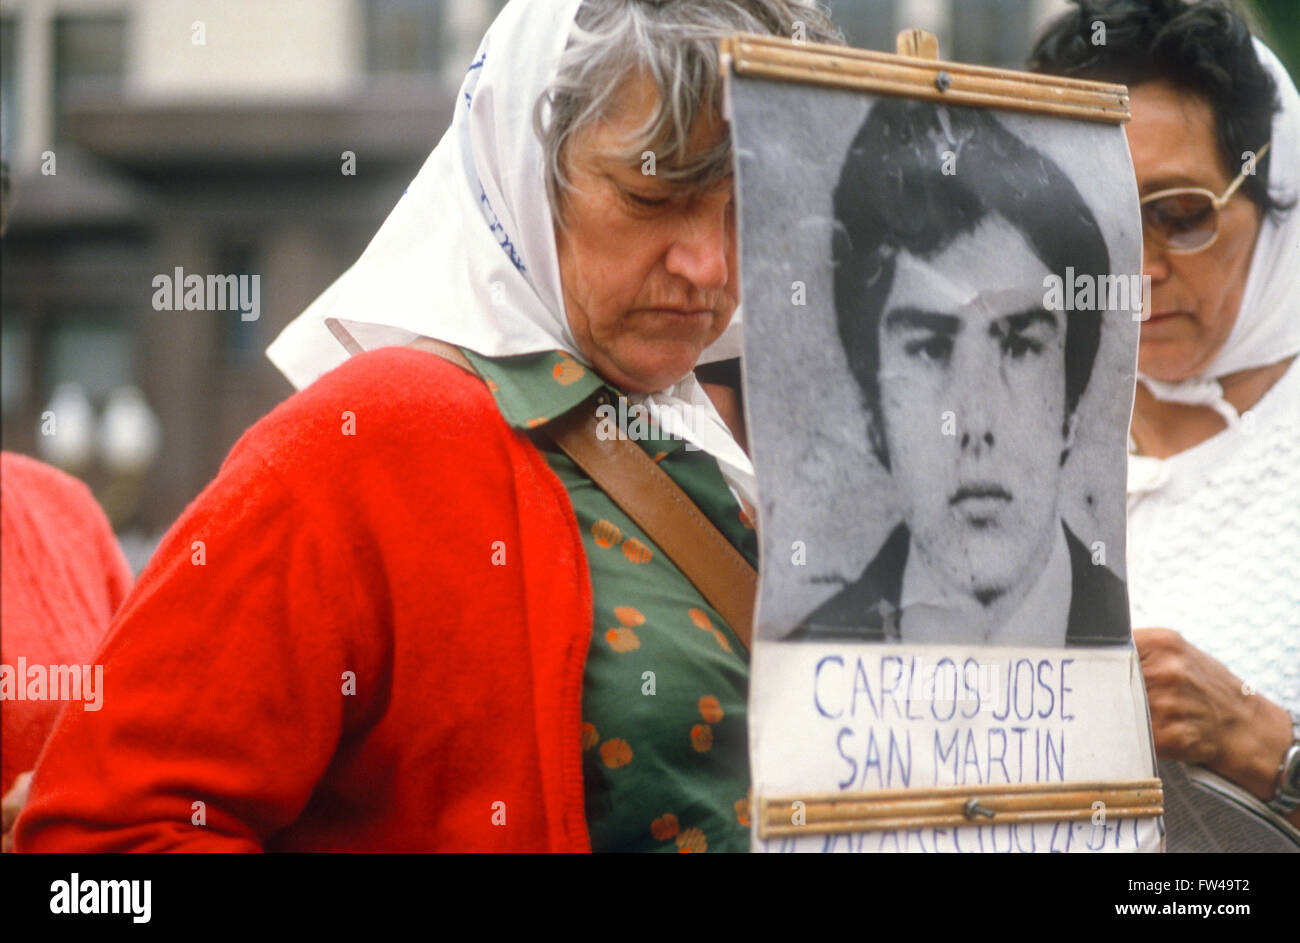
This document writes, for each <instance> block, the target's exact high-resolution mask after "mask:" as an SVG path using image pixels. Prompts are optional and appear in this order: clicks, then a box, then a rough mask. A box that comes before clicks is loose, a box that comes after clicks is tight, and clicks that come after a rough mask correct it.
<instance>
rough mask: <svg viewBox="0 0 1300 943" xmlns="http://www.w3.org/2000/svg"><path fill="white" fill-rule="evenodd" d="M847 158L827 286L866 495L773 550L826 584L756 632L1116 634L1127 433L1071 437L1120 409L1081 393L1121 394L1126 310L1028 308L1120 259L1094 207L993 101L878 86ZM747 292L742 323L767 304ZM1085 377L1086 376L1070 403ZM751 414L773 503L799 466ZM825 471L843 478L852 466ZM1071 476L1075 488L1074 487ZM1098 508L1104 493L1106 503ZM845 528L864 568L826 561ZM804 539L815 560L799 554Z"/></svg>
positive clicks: (877, 638) (1066, 641) (1123, 637)
mask: <svg viewBox="0 0 1300 943" xmlns="http://www.w3.org/2000/svg"><path fill="white" fill-rule="evenodd" d="M1022 120H1023V119H1022ZM1052 124H1060V122H1053V123H1052ZM840 153H841V154H842V155H844V156H843V159H842V160H841V161H840V162H839V166H838V168H837V170H838V173H837V176H836V179H835V180H834V181H833V184H832V187H831V194H830V205H829V209H830V214H829V215H830V217H831V227H830V238H829V240H828V241H829V248H830V253H829V255H830V260H829V261H830V271H829V272H828V273H827V277H826V278H825V280H824V282H823V284H824V285H825V288H826V289H828V291H825V292H823V297H824V300H825V301H826V302H828V304H826V305H825V306H824V307H825V309H829V310H826V312H825V314H826V318H827V320H829V321H830V322H831V325H832V329H833V335H832V341H833V344H834V346H835V347H838V348H839V353H840V354H841V355H842V356H843V362H844V365H845V367H846V370H845V372H846V373H847V375H848V378H849V379H850V383H849V384H848V385H847V386H846V387H845V388H843V389H840V390H837V392H836V399H837V400H839V401H841V402H847V403H850V404H853V405H856V406H857V408H858V409H859V410H860V413H861V422H860V428H861V433H862V435H863V438H864V439H865V451H866V453H867V454H866V458H867V460H868V462H869V463H871V464H872V465H874V466H875V468H874V470H873V472H874V476H873V479H872V482H871V485H870V490H871V492H872V493H871V494H869V495H868V496H867V497H868V500H867V501H866V502H865V503H863V504H860V505H859V507H860V511H859V512H858V513H857V514H856V515H853V514H849V515H847V516H846V515H840V516H839V518H838V520H837V521H836V522H834V523H831V522H825V521H823V522H822V523H821V525H820V528H821V529H820V532H819V529H818V528H817V527H807V526H805V528H804V531H805V532H804V534H803V535H802V536H800V535H799V533H798V531H799V528H798V527H797V526H795V527H794V528H793V529H792V530H791V531H790V534H791V535H792V539H790V540H789V541H786V540H785V539H784V535H782V537H779V538H778V539H777V540H775V541H773V542H774V543H776V544H777V547H778V548H779V549H776V550H774V552H773V556H776V555H780V556H782V557H787V558H788V557H792V556H793V555H792V554H791V551H790V550H789V549H788V548H789V547H791V546H793V547H795V548H796V551H797V550H798V548H799V546H800V544H802V546H803V548H804V551H803V552H804V554H805V556H806V557H811V558H814V559H811V560H809V561H808V562H807V563H805V564H803V565H804V566H805V567H806V571H807V572H808V573H809V577H808V579H807V580H806V584H807V585H809V586H817V587H819V588H820V590H821V592H820V596H821V597H822V598H821V599H820V601H819V602H817V603H816V604H815V605H811V606H807V607H805V608H804V609H803V610H802V611H789V612H788V613H787V614H785V615H784V616H782V617H781V618H780V619H779V620H777V619H773V620H771V621H768V618H767V617H768V616H770V615H771V614H772V607H771V606H770V605H767V606H764V605H763V604H760V620H759V621H760V627H761V628H760V632H768V633H771V634H768V635H767V636H766V637H769V638H771V637H775V638H783V639H786V640H791V641H795V640H816V641H830V640H850V641H854V640H856V641H865V642H886V641H901V642H904V643H909V644H910V643H920V644H926V643H959V644H989V645H1003V646H1033V647H1059V646H1063V645H1071V646H1073V645H1117V644H1127V643H1128V640H1129V637H1130V630H1129V620H1128V599H1127V592H1126V589H1125V586H1124V581H1123V578H1122V569H1120V570H1119V571H1118V572H1117V570H1116V569H1115V568H1114V567H1115V566H1116V565H1121V566H1122V521H1123V517H1122V502H1123V478H1122V470H1121V472H1120V477H1119V478H1118V480H1117V484H1116V483H1115V482H1116V480H1115V477H1114V466H1115V465H1116V463H1120V464H1121V469H1122V459H1123V453H1122V447H1123V445H1122V443H1123V440H1122V437H1118V438H1117V437H1116V436H1114V435H1111V434H1109V433H1108V432H1107V431H1106V430H1098V429H1092V430H1086V429H1085V427H1086V426H1087V425H1088V424H1092V423H1098V422H1105V421H1106V418H1107V413H1109V414H1110V415H1112V416H1116V417H1118V414H1119V410H1117V409H1115V408H1110V409H1105V408H1103V409H1100V410H1099V409H1097V408H1091V409H1089V408H1085V405H1086V404H1091V405H1092V406H1093V407H1095V406H1097V405H1098V404H1099V403H1101V404H1103V406H1104V405H1110V406H1112V407H1113V405H1114V404H1107V401H1108V400H1114V399H1115V397H1116V396H1118V397H1119V398H1121V399H1122V398H1123V397H1124V396H1125V395H1128V396H1129V397H1131V387H1128V393H1127V394H1125V393H1124V392H1123V391H1124V389H1125V383H1124V378H1125V377H1126V374H1125V372H1124V371H1125V369H1127V370H1128V371H1129V373H1128V374H1127V376H1128V377H1131V370H1132V363H1131V355H1132V351H1131V349H1129V347H1128V344H1126V343H1123V341H1124V340H1125V338H1124V337H1119V338H1106V335H1107V333H1108V332H1110V333H1119V334H1121V335H1126V336H1127V339H1128V340H1129V342H1130V343H1131V340H1132V337H1133V332H1134V331H1135V329H1136V324H1133V323H1132V314H1131V312H1130V311H1128V310H1123V311H1106V310H1095V309H1096V308H1104V307H1105V299H1098V298H1097V297H1095V296H1094V298H1093V299H1092V303H1091V304H1088V305H1087V308H1086V309H1084V310H1066V308H1067V307H1068V306H1067V305H1066V304H1048V303H1047V300H1045V296H1046V295H1047V294H1048V292H1047V290H1046V286H1049V285H1051V284H1052V278H1053V276H1055V277H1058V278H1060V279H1069V284H1074V283H1075V282H1076V280H1078V279H1079V278H1081V277H1082V278H1083V279H1085V280H1088V279H1091V280H1092V281H1093V283H1094V284H1096V285H1104V284H1106V279H1107V278H1108V276H1110V275H1111V273H1112V272H1116V271H1121V269H1120V268H1117V267H1115V266H1114V265H1113V261H1114V260H1113V259H1112V256H1111V252H1110V249H1109V248H1108V245H1107V239H1106V235H1105V234H1104V232H1103V229H1102V226H1101V224H1100V223H1099V221H1098V219H1097V216H1096V214H1095V213H1094V212H1093V209H1092V208H1091V207H1090V206H1089V203H1088V201H1087V200H1085V198H1084V197H1083V196H1082V194H1081V193H1080V192H1079V189H1078V188H1077V187H1076V185H1075V183H1074V182H1073V181H1072V179H1071V177H1070V175H1069V174H1067V172H1066V171H1065V170H1063V169H1062V167H1060V166H1059V165H1058V164H1057V163H1056V161H1054V160H1053V159H1052V158H1051V157H1050V156H1048V155H1047V154H1046V153H1044V152H1043V151H1042V150H1040V149H1039V148H1038V147H1036V146H1035V145H1034V144H1032V143H1030V141H1029V140H1027V139H1026V138H1024V137H1022V136H1020V135H1018V134H1016V133H1014V132H1013V131H1011V130H1010V129H1009V128H1008V127H1007V126H1006V125H1005V124H1004V123H1003V122H1002V120H1000V116H999V115H997V114H995V113H993V112H991V111H989V110H987V109H977V108H963V107H948V106H941V105H935V104H932V103H928V102H920V101H915V100H910V99H902V98H882V99H879V100H877V101H876V102H875V103H874V105H873V106H872V107H871V108H870V110H869V112H868V113H867V115H866V118H865V120H863V121H860V122H858V123H857V130H856V133H855V134H854V136H853V138H852V140H851V141H850V142H849V144H848V146H847V148H845V149H844V150H842V151H841V152H840ZM744 176H745V174H744V172H743V171H742V183H743V180H744ZM743 196H744V194H743V191H742V200H743ZM743 205H744V204H743V202H742V207H743ZM742 246H743V251H744V252H745V254H746V262H745V264H746V265H750V264H751V263H753V264H757V262H756V260H755V258H754V254H757V253H758V252H761V249H760V250H752V249H751V246H750V245H749V244H747V243H745V242H744V241H743V240H742ZM752 251H753V252H754V254H751V252H752ZM786 251H789V248H788V247H787V249H786ZM821 251H822V252H823V253H825V252H826V243H823V247H822V249H821ZM1134 270H1136V266H1134ZM814 277H815V276H814ZM810 291H812V289H810ZM827 295H828V297H826V296H827ZM746 302H747V308H746V318H747V324H746V331H747V332H750V331H751V328H754V327H756V325H755V324H754V322H756V321H761V320H764V315H763V314H755V313H753V312H754V311H755V306H754V305H753V304H752V303H751V302H750V298H749V296H748V295H747V297H746ZM757 333H758V334H760V335H762V334H763V333H764V329H763V328H762V327H757ZM1104 339H1109V340H1111V341H1112V343H1110V344H1106V345H1104V344H1103V340H1104ZM1117 341H1118V342H1117ZM753 349H754V348H753V347H752V346H751V348H750V350H751V351H752V350H753ZM775 349H776V348H774V347H772V346H768V347H767V350H768V353H767V354H766V355H765V357H764V358H758V359H765V360H766V364H763V363H759V364H755V365H750V370H751V393H750V396H751V397H754V398H757V399H760V400H761V399H762V398H763V396H764V391H765V388H770V384H771V383H773V382H778V381H776V380H775V377H776V376H777V375H779V374H780V371H777V370H772V371H771V374H770V376H771V378H772V379H767V380H765V379H764V375H765V374H768V371H769V370H770V369H771V368H772V367H774V366H775V364H776V363H777V362H779V358H780V354H778V353H776V352H774V351H775ZM1099 354H1101V357H1102V363H1103V367H1104V369H1102V370H1100V371H1098V370H1097V369H1096V368H1097V365H1098V362H1099ZM1126 357H1127V358H1129V359H1128V360H1127V362H1125V358H1126ZM1117 360H1118V362H1117ZM1116 367H1118V369H1116ZM813 372H814V373H815V371H813ZM807 373H808V371H806V370H798V369H796V370H793V371H791V370H786V371H784V375H785V377H787V378H788V377H791V376H794V377H798V376H800V375H806V374H807ZM1096 373H1100V376H1101V379H1100V380H1099V381H1096V382H1097V383H1098V386H1100V387H1101V389H1099V390H1095V391H1094V395H1093V397H1092V398H1091V400H1087V401H1086V397H1085V394H1087V393H1088V391H1089V389H1090V387H1091V386H1092V385H1093V383H1094V374H1096ZM819 378H820V379H822V381H823V382H822V384H821V386H822V396H821V399H822V401H823V402H824V401H825V393H826V385H827V384H826V382H825V377H824V375H823V376H821V377H819ZM1117 380H1118V382H1117ZM1130 382H1131V381H1130ZM796 387H797V384H796ZM786 392H787V396H788V397H789V396H793V399H794V400H795V401H796V403H797V402H798V401H800V400H801V397H800V395H799V394H798V393H797V392H794V393H791V391H789V390H787V391H786ZM787 407H788V404H787ZM788 408H789V407H788ZM793 408H794V409H795V410H796V411H797V410H798V409H799V407H798V406H797V405H795V406H794V407H793ZM751 409H753V410H754V412H755V423H754V429H753V430H752V432H751V434H753V435H755V438H756V440H757V441H756V443H755V447H756V449H757V450H758V453H759V455H758V458H759V474H760V491H761V492H762V496H763V500H764V506H765V510H766V509H767V507H768V500H769V499H772V500H773V501H774V502H775V503H776V504H777V505H778V506H781V505H788V501H787V498H788V497H790V495H791V493H792V491H793V489H794V486H795V485H796V482H797V481H798V479H799V478H800V477H801V471H800V466H802V467H803V468H805V469H806V467H807V465H808V463H809V459H808V458H807V457H806V456H804V457H802V458H800V459H799V460H798V461H797V462H796V467H793V468H786V469H778V470H776V471H774V472H773V473H772V474H771V475H769V479H770V481H769V480H768V479H765V478H764V477H763V475H764V468H763V464H762V458H763V456H762V452H763V440H764V438H765V435H764V430H763V428H762V427H763V426H764V423H763V421H762V418H761V417H762V413H763V408H762V405H761V404H758V405H755V404H753V403H752V402H751ZM810 418H811V414H810ZM787 422H788V419H787ZM813 424H814V425H817V423H816V421H815V420H813ZM1116 428H1117V429H1120V430H1121V431H1122V429H1123V425H1122V419H1120V420H1119V422H1118V423H1117V424H1116ZM822 432H823V434H824V435H832V436H833V435H834V434H835V433H834V432H830V433H827V431H826V429H825V427H823V429H822ZM1085 432H1091V433H1093V434H1092V435H1088V434H1084V433H1085ZM766 438H767V440H768V442H769V443H771V442H772V441H773V440H774V439H776V438H778V437H777V436H773V435H770V434H769V435H767V436H766ZM1103 443H1105V444H1106V447H1101V446H1102V444H1103ZM811 451H812V452H813V453H815V454H819V455H820V456H821V462H822V463H828V462H829V463H835V462H844V463H848V462H849V461H851V459H850V456H849V455H848V454H846V453H844V452H843V451H842V450H837V449H826V448H824V447H823V448H819V447H814V448H813V449H812V450H811ZM787 454H789V453H788V452H787ZM769 471H771V469H769ZM822 477H823V480H826V481H831V482H836V483H837V484H839V485H844V486H847V485H848V484H849V482H848V481H847V480H846V479H847V478H848V477H851V476H846V475H843V474H839V475H837V474H835V473H830V474H829V475H827V474H825V473H823V476H822ZM1107 479H1110V484H1109V487H1107V484H1108V482H1107ZM1079 483H1083V485H1084V487H1083V492H1084V493H1083V494H1082V495H1081V500H1080V499H1079V498H1080V496H1079V495H1077V494H1076V495H1074V500H1071V497H1072V496H1071V494H1069V493H1067V492H1070V491H1071V489H1072V488H1073V489H1074V491H1075V492H1077V491H1078V490H1079V489H1078V488H1077V485H1078V484H1079ZM773 491H775V492H776V493H775V494H773V493H772V492H773ZM1099 502H1100V503H1105V504H1114V503H1118V510H1119V514H1118V515H1116V514H1115V513H1114V509H1110V510H1109V511H1107V509H1101V508H1098V507H1097V505H1098V503H1099ZM1072 504H1078V505H1082V507H1083V513H1081V514H1076V513H1072V511H1073V509H1072V508H1071V505H1072ZM1072 517H1077V518H1081V520H1079V522H1078V523H1074V522H1073V521H1072ZM814 518H815V515H814ZM1116 520H1118V522H1119V524H1120V528H1121V532H1119V533H1117V532H1116V528H1115V527H1114V522H1115V521H1116ZM1107 524H1109V525H1110V526H1107ZM828 525H829V532H828ZM855 538H856V541H857V542H858V543H859V544H870V555H869V557H868V559H867V560H866V562H865V565H863V564H853V563H849V561H848V560H847V559H846V556H847V555H846V554H844V553H842V552H838V548H843V547H844V546H845V545H846V544H851V543H853V542H854V540H855ZM1108 550H1109V551H1110V552H1109V553H1108V552H1107V551H1108ZM818 551H823V552H824V553H825V554H828V555H830V557H831V558H830V559H825V558H822V559H816V558H818V557H819V556H821V555H820V554H819V553H818ZM858 552H859V553H860V548H859V550H858ZM796 555H797V554H796ZM769 559H770V557H769ZM795 562H796V563H800V562H801V561H799V560H797V559H796V560H795ZM819 564H820V566H819ZM782 569H784V570H786V571H787V572H789V571H790V570H792V569H793V568H782ZM819 570H820V571H821V572H818V571H819ZM828 588H831V589H833V592H830V593H829V594H828V593H827V589H828ZM767 599H768V597H767V596H766V595H765V596H764V597H763V601H764V603H766V602H767ZM765 608H766V612H764V609H765Z"/></svg>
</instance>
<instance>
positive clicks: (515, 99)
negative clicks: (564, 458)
mask: <svg viewBox="0 0 1300 943" xmlns="http://www.w3.org/2000/svg"><path fill="white" fill-rule="evenodd" d="M579 3H580V0H512V2H511V3H509V4H507V5H506V7H505V9H503V10H502V11H501V14H500V15H499V16H498V17H497V19H496V21H495V22H494V23H493V24H492V26H491V27H490V28H489V29H488V31H487V35H485V36H484V37H483V41H482V43H481V44H480V45H479V48H478V52H477V53H475V55H474V60H473V63H472V64H471V65H470V67H469V71H468V72H467V73H466V75H465V80H464V82H463V83H462V84H461V88H460V93H459V95H458V96H457V100H456V110H455V115H454V117H453V118H452V122H451V127H450V128H449V129H448V130H447V133H446V134H444V135H443V137H442V140H441V141H439V142H438V145H437V147H435V148H434V149H433V153H432V154H430V155H429V157H428V159H427V160H426V161H425V162H424V166H423V167H422V168H420V172H419V174H418V175H417V176H416V178H415V180H414V181H412V182H411V185H410V187H408V188H407V191H406V193H405V194H404V195H403V197H402V199H401V200H400V201H398V204H397V206H396V207H395V208H394V209H393V212H392V213H391V214H389V216H388V219H386V220H385V221H384V224H383V226H381V227H380V229H379V232H378V233H377V234H376V235H375V238H374V239H373V240H371V242H370V245H369V246H367V247H366V250H365V252H364V253H362V255H361V258H360V259H358V260H357V262H356V263H355V264H354V265H353V266H352V267H351V268H350V269H348V270H347V271H346V272H344V273H343V275H341V276H340V277H339V279H338V280H337V281H336V282H335V283H334V284H333V285H331V286H330V287H329V289H327V290H326V292H325V293H324V294H323V295H321V296H320V297H319V298H318V299H316V301H315V302H314V303H312V305H311V306H310V307H308V308H307V310H306V311H304V312H303V313H302V314H300V315H299V316H298V317H297V318H295V319H294V320H293V321H292V322H291V323H290V324H289V325H288V326H287V327H286V328H285V329H284V330H283V331H282V332H281V333H280V336H279V337H277V338H276V339H275V341H274V342H273V343H272V344H271V346H270V347H268V348H267V351H266V354H267V356H268V357H269V358H270V359H271V361H272V362H273V363H274V364H275V365H276V366H277V367H278V368H279V369H280V371H281V372H282V373H284V375H285V376H286V377H288V378H289V382H291V383H292V384H293V385H294V386H295V387H297V388H298V389H302V388H303V387H306V386H307V385H308V384H310V383H312V382H313V381H314V380H316V378H317V377H319V376H321V375H322V374H324V373H326V372H328V371H329V370H332V369H333V368H335V367H337V366H339V365H340V364H341V363H343V362H344V361H345V360H346V359H347V357H348V353H347V351H345V350H344V348H343V347H342V345H341V344H340V343H339V341H338V340H336V339H335V337H334V335H333V334H332V333H331V332H330V330H329V329H328V328H327V326H326V323H325V322H326V319H327V318H328V319H337V320H339V321H341V322H342V323H343V324H344V326H345V327H346V328H347V329H348V331H349V333H351V334H352V336H353V338H354V339H355V340H356V341H357V342H358V343H359V344H360V345H361V347H362V348H364V349H366V350H371V349H374V348H376V347H385V346H393V345H402V344H408V343H410V342H411V341H412V340H414V339H415V338H416V337H418V336H425V337H432V338H436V339H438V340H442V341H446V342H447V343H450V344H455V345H456V346H458V347H465V348H468V349H470V350H473V351H475V352H476V353H478V354H481V355H482V356H484V357H507V356H512V355H516V354H528V353H537V352H540V351H549V350H557V349H559V350H565V351H568V352H569V353H570V354H572V355H573V356H574V357H575V358H577V359H578V360H580V361H582V362H584V363H588V361H587V359H586V357H584V356H583V354H582V352H581V351H580V350H579V349H578V345H577V342H576V341H575V340H574V337H573V334H572V332H571V331H570V329H569V324H568V319H567V318H566V317H565V313H564V302H563V298H564V295H563V292H562V290H561V285H560V268H559V260H558V257H557V253H556V248H555V233H554V224H553V222H552V217H551V209H550V205H549V203H548V202H547V197H546V185H545V179H544V177H543V166H544V161H543V155H542V146H541V142H540V141H539V140H538V139H537V135H536V133H535V132H534V130H533V107H534V105H535V104H536V102H537V100H538V98H539V96H541V95H542V93H543V92H544V91H545V90H546V88H547V87H548V85H549V84H550V83H551V81H552V79H553V78H554V77H555V74H556V72H557V70H558V68H559V62H560V56H561V54H562V53H563V51H564V47H565V45H566V43H567V41H568V37H569V31H570V28H571V26H572V25H573V19H574V16H575V15H576V13H577V9H578V5H579ZM739 317H740V312H739V311H737V312H736V315H735V317H733V319H732V324H731V326H730V327H729V328H728V330H727V333H726V334H724V335H723V336H722V337H721V338H719V340H718V341H717V342H715V343H714V344H713V345H712V346H711V347H710V348H709V349H708V350H707V351H705V353H704V355H702V356H701V357H700V362H701V363H705V362H709V361H710V360H718V359H723V358H725V357H734V356H738V355H739V353H740V345H739ZM588 365H590V364H589V363H588ZM628 399H629V401H630V402H631V403H634V404H635V403H640V404H644V405H645V406H646V407H647V408H648V409H649V411H650V414H651V417H652V418H653V419H655V420H656V421H657V422H658V423H659V425H660V427H661V428H667V429H675V430H677V431H678V433H679V434H680V435H682V437H683V438H685V439H687V440H688V441H690V442H692V443H693V444H694V445H696V446H698V447H699V448H701V449H703V450H704V451H706V452H708V453H709V454H710V455H712V456H713V457H714V458H715V459H717V461H718V465H719V467H720V469H721V471H722V474H723V476H724V477H725V478H726V480H727V482H728V483H729V484H730V485H731V486H732V488H733V489H735V490H736V491H737V492H738V493H739V494H740V495H742V496H743V497H744V498H745V499H746V500H747V501H749V502H750V504H751V505H754V506H756V505H757V502H756V492H757V486H756V483H755V479H754V469H753V466H752V465H751V464H750V461H749V458H748V457H747V456H746V455H745V453H744V451H743V450H742V449H741V448H740V446H739V445H738V444H737V443H736V440H735V439H734V438H733V437H732V435H731V433H730V432H729V431H728V430H727V427H726V425H725V424H724V423H723V422H722V419H721V417H719V416H718V413H717V410H716V409H714V407H713V404H712V403H711V402H710V401H709V398H708V397H707V396H706V395H705V393H704V391H703V389H702V388H701V387H700V385H699V384H698V383H697V382H696V380H695V375H694V374H693V373H691V374H687V376H686V377H684V378H683V379H682V380H680V381H679V382H677V383H675V384H674V385H672V386H670V387H668V388H667V389H664V390H660V391H658V392H655V393H649V394H631V395H629V396H628Z"/></svg>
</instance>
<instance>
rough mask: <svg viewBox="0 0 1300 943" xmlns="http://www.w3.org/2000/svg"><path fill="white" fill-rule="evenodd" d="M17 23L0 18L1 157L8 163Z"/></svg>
mask: <svg viewBox="0 0 1300 943" xmlns="http://www.w3.org/2000/svg"><path fill="white" fill-rule="evenodd" d="M17 33H18V23H17V21H16V20H15V19H14V18H13V17H12V16H5V17H0V127H3V128H4V132H3V135H2V136H3V138H4V145H3V148H2V149H0V150H2V156H3V157H4V159H5V161H8V160H9V158H10V157H11V156H12V155H11V149H12V148H13V146H14V141H13V139H14V136H15V134H16V133H17V132H16V130H15V129H16V128H17V124H16V122H17V121H18V95H17V85H16V84H15V83H16V81H17V78H18V66H17V57H16V55H15V53H14V50H15V45H16V43H17Z"/></svg>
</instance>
